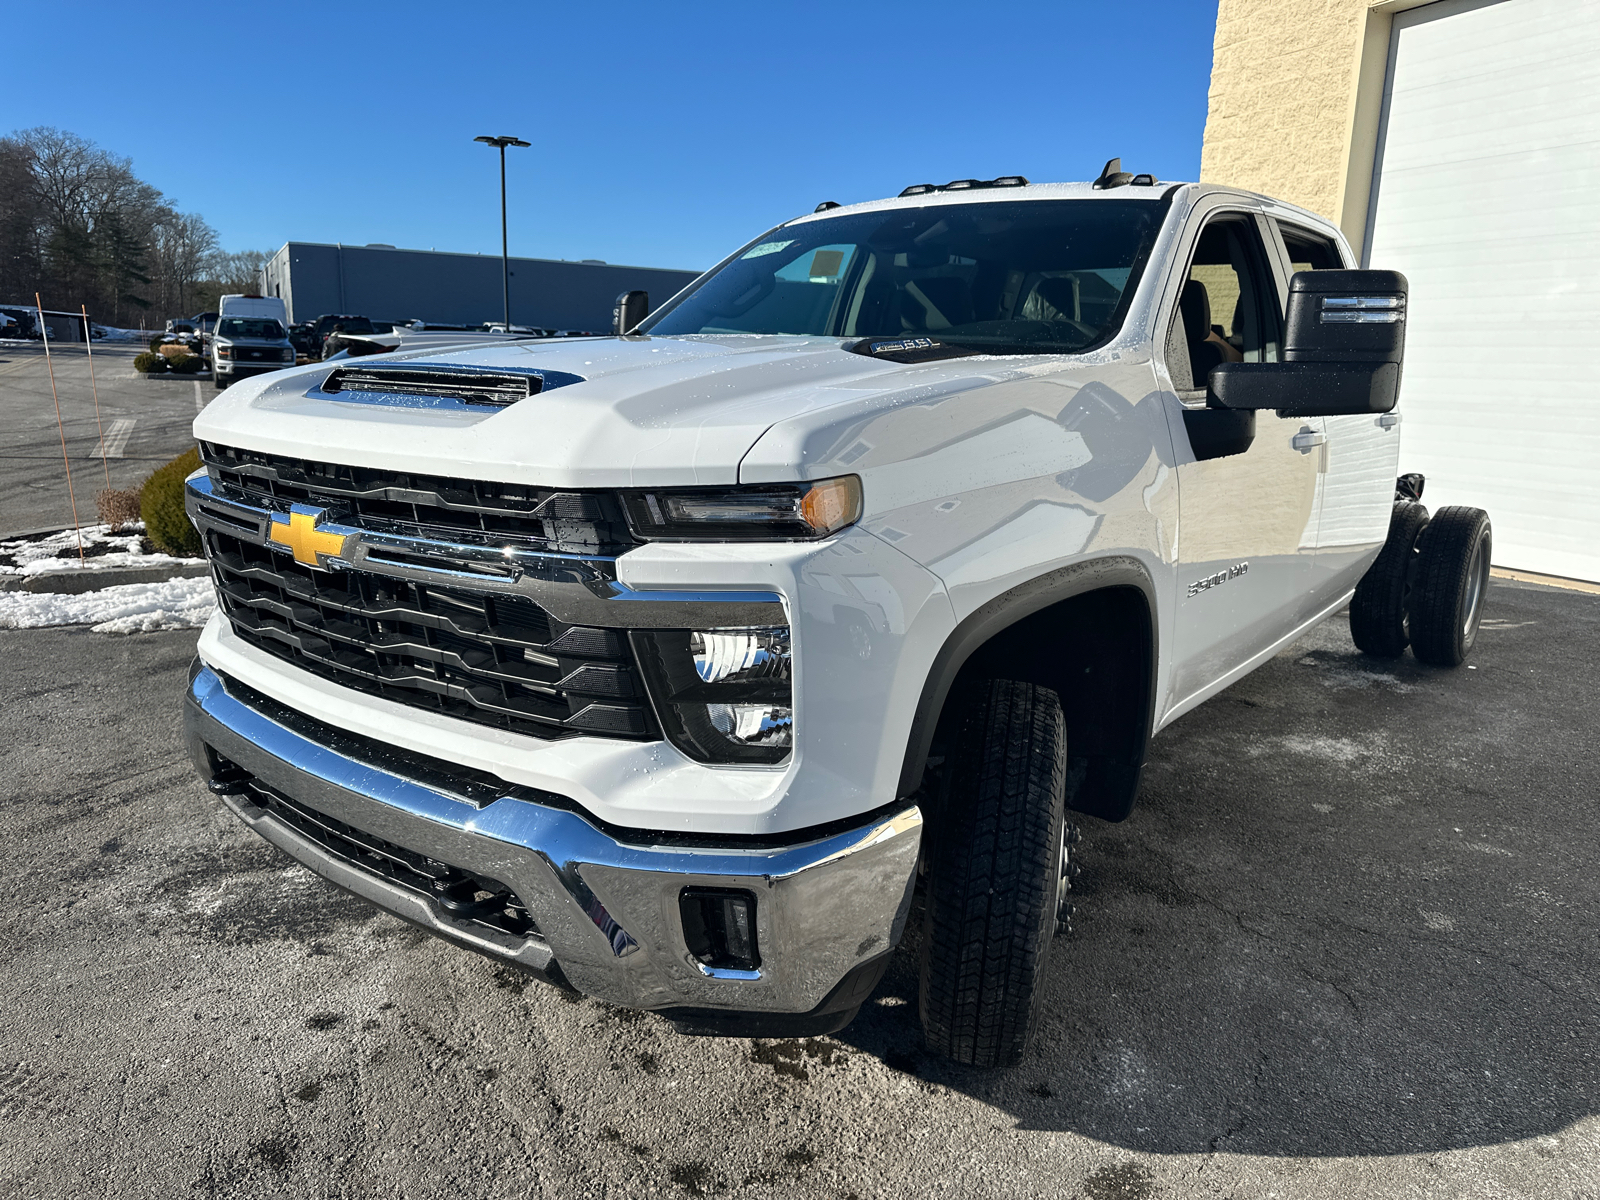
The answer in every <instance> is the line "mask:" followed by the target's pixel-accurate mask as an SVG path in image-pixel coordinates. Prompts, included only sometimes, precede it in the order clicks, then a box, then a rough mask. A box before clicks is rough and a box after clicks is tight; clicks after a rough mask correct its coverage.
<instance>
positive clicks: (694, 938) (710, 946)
mask: <svg viewBox="0 0 1600 1200" xmlns="http://www.w3.org/2000/svg"><path fill="white" fill-rule="evenodd" d="M678 911H679V913H680V914H681V915H682V917H683V940H684V944H685V945H687V946H688V947H689V953H690V954H692V955H694V957H695V960H696V961H697V962H700V963H702V964H704V965H705V966H707V967H710V968H712V969H713V970H732V971H754V970H755V969H756V968H757V967H759V966H760V965H761V955H760V952H759V951H758V950H757V948H756V898H755V897H754V896H753V895H751V894H750V893H749V892H739V891H729V890H725V889H722V888H684V889H683V891H682V892H681V893H679V896H678Z"/></svg>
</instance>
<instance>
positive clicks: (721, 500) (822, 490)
mask: <svg viewBox="0 0 1600 1200" xmlns="http://www.w3.org/2000/svg"><path fill="white" fill-rule="evenodd" d="M622 499H623V505H624V507H625V508H626V509H627V513H628V523H629V524H630V525H631V526H632V527H633V532H634V533H635V534H637V535H638V536H639V537H641V538H644V539H645V540H646V541H699V542H716V541H723V542H731V541H756V542H776V541H814V540H816V539H818V538H825V537H828V536H829V535H830V534H834V533H837V532H838V531H839V530H841V529H843V528H844V527H845V526H847V525H853V524H855V522H856V521H858V520H859V519H860V518H861V480H860V478H859V477H858V476H855V475H841V476H839V477H838V478H836V479H819V480H816V481H815V482H812V483H763V484H752V485H750V486H748V487H734V488H682V489H678V488H673V489H662V490H660V491H657V490H649V491H637V492H624V493H623V497H622Z"/></svg>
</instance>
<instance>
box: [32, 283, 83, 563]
mask: <svg viewBox="0 0 1600 1200" xmlns="http://www.w3.org/2000/svg"><path fill="white" fill-rule="evenodd" d="M33 303H34V306H35V307H36V308H37V309H38V310H39V336H40V337H42V338H44V361H45V365H46V366H47V367H48V368H49V369H50V399H52V400H54V401H55V402H56V429H57V430H58V431H59V432H60V434H61V465H62V466H63V467H65V468H66V469H67V499H68V500H70V501H71V502H72V532H73V533H75V534H77V535H78V565H79V566H80V567H81V566H83V526H82V525H80V524H78V498H77V496H75V495H73V494H72V463H71V461H70V460H69V459H68V458H67V427H66V426H65V425H63V424H62V423H61V397H60V396H58V395H57V394H56V364H55V360H54V359H53V358H51V357H50V327H49V326H48V325H46V324H45V323H44V301H43V300H41V299H40V298H39V293H38V292H35V293H34V294H33Z"/></svg>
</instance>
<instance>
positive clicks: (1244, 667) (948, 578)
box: [185, 164, 1490, 1065]
mask: <svg viewBox="0 0 1600 1200" xmlns="http://www.w3.org/2000/svg"><path fill="white" fill-rule="evenodd" d="M1350 264H1351V257H1350V251H1349V247H1348V246H1347V245H1346V243H1345V241H1344V239H1343V238H1342V237H1341V236H1340V234H1339V231H1338V230H1337V229H1336V228H1334V227H1333V226H1332V225H1329V224H1328V223H1327V222H1325V221H1323V220H1321V219H1320V218H1318V217H1316V216H1314V215H1312V214H1310V213H1308V212H1304V211H1302V210H1300V209H1297V208H1292V207H1290V206H1288V205H1285V204H1281V203H1278V202H1276V201H1273V200H1270V199H1267V198H1266V197H1263V196H1257V195H1252V194H1249V193H1245V192H1240V191H1235V190H1231V189H1227V188H1220V187H1213V186H1209V185H1203V184H1192V183H1190V184H1166V183H1157V182H1156V181H1155V180H1153V179H1151V178H1150V177H1149V176H1147V175H1138V176H1135V175H1130V174H1127V173H1124V172H1121V171H1120V168H1119V167H1117V165H1116V164H1111V165H1108V170H1107V171H1106V173H1104V174H1103V175H1102V177H1101V178H1100V179H1098V180H1096V181H1095V182H1094V183H1093V184H1045V185H1030V184H1028V183H1027V181H1026V180H1023V179H1021V178H1017V177H1011V178H1003V179H997V180H992V181H976V180H960V181H956V182H953V183H950V184H947V185H944V186H942V187H935V186H931V185H921V186H917V187H912V188H908V189H906V191H905V192H903V193H902V194H901V195H900V196H899V197H897V198H895V199H890V200H882V201H876V202H872V203H865V204H855V205H850V206H844V207H841V206H838V205H832V204H827V205H821V206H819V208H818V210H817V211H816V212H815V213H812V214H808V215H806V216H803V217H800V218H797V219H796V220H793V221H789V222H787V223H785V224H783V225H781V226H779V227H778V228H776V229H773V230H771V231H769V232H767V233H764V234H762V235H761V236H760V237H758V238H756V239H755V240H754V241H753V242H751V243H749V244H748V245H746V246H744V247H743V248H741V249H740V250H738V251H736V252H735V253H734V254H732V255H731V256H729V257H728V258H727V259H725V260H724V261H723V262H721V263H720V264H718V265H717V266H716V267H715V268H714V269H712V270H711V271H708V272H707V273H706V274H705V275H703V276H701V277H700V278H699V279H698V280H696V281H695V283H694V284H693V285H691V286H690V287H689V288H687V289H686V290H685V291H683V292H681V293H680V294H678V295H677V296H675V297H673V298H672V300H671V301H669V302H668V303H667V304H666V305H664V306H663V307H661V309H660V310H659V311H658V312H656V313H654V314H653V315H651V316H649V317H648V318H647V319H644V320H643V321H642V323H640V322H639V318H640V317H641V316H642V315H643V308H644V305H643V304H642V303H640V301H641V300H642V297H641V296H640V295H638V294H630V295H629V296H626V297H624V298H622V301H621V302H620V303H619V306H618V308H619V325H620V326H621V327H620V328H619V330H618V332H617V335H616V336H613V337H606V338H588V339H561V340H546V341H527V342H522V343H518V344H511V345H505V344H501V345H495V346H480V347H475V348H470V349H465V350H457V351H453V352H450V351H444V352H441V351H437V350H433V351H429V350H425V351H421V352H418V353H412V354H406V353H404V352H402V353H398V354H391V355H380V356H376V357H372V358H363V359H361V360H359V361H357V362H352V363H345V364H340V365H338V366H337V367H330V366H329V365H319V366H315V367H311V368H307V369H301V370H292V371H283V372H279V373H277V374H274V375H272V376H270V377H267V378H261V379H256V380H252V381H250V382H249V383H247V384H244V385H242V386H239V387H236V388H235V389H234V390H233V391H232V392H230V394H229V395H228V396H226V397H222V398H220V399H219V400H218V401H217V402H215V403H213V404H212V405H210V406H209V407H208V408H207V409H206V411H205V412H204V413H203V414H202V415H201V416H200V417H199V418H198V420H197V421H196V422H195V434H196V437H197V438H198V439H199V441H200V444H201V452H202V456H203V459H204V462H205V464H206V465H205V468H204V470H203V471H201V472H198V473H196V474H195V475H194V476H193V477H192V478H191V479H190V480H189V482H188V504H189V511H190V513H191V515H192V517H193V520H194V522H195V524H196V525H197V526H198V528H199V529H200V530H201V532H202V534H203V535H204V540H205V547H206V553H207V555H208V556H209V558H210V561H211V566H212V570H213V575H214V579H215V581H216V587H217V594H218V598H219V602H220V603H219V607H218V612H217V615H216V616H215V618H214V619H213V620H212V621H211V622H210V624H209V625H207V627H206V629H205V631H204V633H203V634H202V636H201V639H200V644H199V657H198V659H197V660H196V663H195V666H194V670H193V674H192V678H191V680H190V683H189V687H188V694H187V699H186V705H185V712H186V731H187V737H188V739H189V745H190V748H191V752H192V754H193V757H194V762H195V765H196V767H197V769H198V770H199V772H200V774H201V775H202V777H203V778H204V779H206V780H207V781H208V782H209V785H210V787H211V789H212V791H213V792H216V793H218V794H219V795H221V796H222V797H224V799H225V801H226V803H227V804H228V806H229V807H230V808H231V809H232V810H233V811H234V812H235V813H237V814H238V815H239V816H240V817H241V818H242V819H243V820H244V821H245V822H246V823H247V824H248V825H249V826H250V827H251V828H253V829H254V830H256V831H257V832H258V833H259V834H261V835H262V836H263V837H265V838H266V839H268V840H269V841H271V842H272V843H274V844H275V845H277V846H279V847H281V848H282V849H284V850H285V851H287V852H288V853H289V854H290V855H292V856H293V857H294V858H295V859H298V860H299V861H300V862H302V863H304V864H305V865H306V866H308V867H310V868H311V869H312V870H314V871H316V872H317V873H319V874H320V875H322V876H323V877H325V878H326V879H328V880H330V881H331V882H333V883H335V884H338V885H339V886H341V887H343V888H345V889H347V890H349V891H351V892H354V893H355V894H357V895H358V896H361V897H364V898H366V899H367V900H369V901H371V902H372V903H374V904H376V905H378V906H379V907H381V908H383V909H386V910H388V911H389V912H391V913H394V914H396V915H398V916H400V917H402V918H404V919H405V920H407V921H410V922H412V923H414V924H416V925H419V926H421V927H422V928H424V929H427V930H431V931H432V932H434V933H436V934H438V935H439V936H441V937H443V938H446V939H448V940H450V941H452V942H455V943H457V944H458V945H461V946H465V947H469V948H471V949H474V950H477V951H479V952H481V953H484V954H486V955H489V956H490V957H492V958H494V959H497V960H499V961H500V962H502V963H506V964H510V965H513V966H516V967H520V968H522V969H524V970H527V971H530V972H533V973H535V974H537V975H541V976H543V977H544V978H546V979H548V980H551V981H553V982H556V983H559V984H561V985H563V986H567V987H571V988H575V989H577V990H578V991H580V992H583V993H586V994H588V995H591V996H595V997H599V998H600V999H602V1000H605V1001H607V1002H609V1003H612V1004H616V1005H621V1006H629V1007H634V1008H641V1009H650V1010H655V1011H657V1012H660V1013H662V1014H664V1015H666V1016H668V1017H670V1018H671V1019H673V1020H674V1021H675V1022H676V1023H677V1024H678V1026H679V1027H680V1028H681V1029H683V1030H685V1031H688V1032H699V1033H723V1034H753V1035H771V1034H782V1033H788V1034H800V1033H821V1032H829V1031H834V1030H837V1029H839V1028H842V1027H843V1025H844V1024H846V1023H847V1022H848V1021H849V1020H850V1018H851V1017H852V1016H853V1015H854V1013H855V1012H856V1010H857V1008H858V1007H859V1006H860V1004H861V1003H862V1001H863V1000H864V999H865V998H866V997H867V995H868V994H869V993H870V992H871V991H872V989H873V987H874V986H875V984H876V983H877V981H878V980H879V978H880V977H881V975H882V973H883V971H884V968H885V965H886V963H887V961H888V957H889V955H890V954H891V952H892V951H893V950H894V948H895V946H896V944H897V943H898V942H899V941H900V939H901V935H902V932H903V931H904V929H905V926H906V923H907V920H908V919H909V916H910V914H911V913H912V911H913V893H914V890H915V889H916V886H917V884H918V881H919V878H921V879H922V881H923V896H922V902H921V904H920V906H919V907H918V910H917V911H919V912H920V914H921V917H920V919H921V920H922V921H923V923H924V931H923V957H922V966H921V971H922V981H921V989H922V990H921V1012H922V1020H923V1025H924V1028H925V1031H926V1037H927V1041H928V1044H929V1046H930V1047H932V1048H933V1049H935V1050H937V1051H940V1052H942V1053H944V1054H947V1055H950V1056H952V1057H954V1058H956V1059H958V1060H960V1061H963V1062H967V1063H974V1064H981V1065H993V1064H1002V1063H1011V1062H1015V1061H1016V1060H1017V1059H1018V1058H1019V1056H1020V1055H1021V1054H1022V1052H1023V1050H1024V1048H1025V1046H1026V1044H1027V1041H1028V1037H1029V1033H1030V1030H1031V1029H1032V1028H1033V1026H1034V1024H1035V1023H1036V1021H1037V1019H1038V1012H1039V1003H1040V1000H1039V997H1040V994H1041V986H1040V980H1041V976H1042V974H1043V973H1044V971H1045V969H1046V964H1047V961H1048V959H1049V957H1050V955H1051V953H1052V943H1053V941H1054V934H1055V933H1056V932H1057V931H1058V927H1059V926H1060V925H1061V924H1063V923H1064V922H1065V920H1066V917H1067V915H1068V914H1069V913H1070V907H1069V906H1068V904H1067V896H1068V886H1069V880H1070V877H1071V876H1072V875H1073V874H1074V873H1075V869H1076V868H1075V865H1074V864H1073V862H1072V844H1073V843H1074V842H1075V841H1076V837H1077V835H1076V830H1075V827H1074V826H1073V824H1072V823H1071V820H1070V817H1069V813H1073V812H1077V813H1087V814H1091V815H1093V816H1094V817H1096V818H1101V819H1105V820H1111V821H1116V820H1121V819H1122V818H1124V817H1126V816H1127V815H1128V813H1129V811H1130V809H1131V807H1132V805H1133V803H1134V799H1135V796H1136V794H1137V792H1138V787H1139V775H1140V769H1141V765H1142V763H1143V762H1144V759H1145V754H1146V746H1147V743H1148V741H1149V739H1150V737H1151V735H1152V734H1154V733H1157V732H1159V731H1160V730H1161V728H1162V727H1163V726H1165V725H1167V724H1169V723H1171V722H1172V721H1173V720H1175V719H1176V718H1178V717H1179V716H1181V715H1182V714H1184V713H1186V712H1188V711H1189V710H1190V709H1192V708H1194V707H1195V706H1196V705H1197V704H1199V703H1201V702H1202V701H1204V700H1205V699H1206V698H1207V697H1209V696H1212V695H1214V694H1216V693H1217V692H1219V691H1221V690H1222V689H1223V688H1226V687H1227V686H1228V685H1229V684H1230V683H1232V682H1234V681H1235V680H1237V679H1239V678H1240V677H1241V676H1243V675H1244V674H1245V673H1246V672H1248V671H1250V670H1252V669H1253V668H1255V667H1257V666H1259V665H1260V664H1261V663H1263V662H1265V661H1266V660H1267V659H1268V658H1269V657H1271V656H1272V655H1273V654H1274V653H1275V652H1276V651H1278V650H1279V649H1280V648H1282V647H1283V646H1285V645H1286V644H1288V643H1289V642H1290V641H1292V640H1293V639H1295V638H1297V637H1299V636H1300V635H1301V634H1303V633H1305V632H1306V631H1307V630H1308V629H1310V628H1311V627H1312V626H1313V625H1315V624H1316V623H1317V622H1319V621H1322V620H1325V619H1327V618H1328V617H1330V616H1332V615H1334V614H1336V613H1339V612H1340V611H1341V610H1342V609H1343V608H1344V607H1345V606H1346V605H1347V604H1349V605H1350V606H1351V627H1352V632H1353V633H1354V635H1355V638H1356V641H1357V644H1358V645H1360V646H1362V647H1363V648H1364V649H1367V650H1369V651H1371V652H1373V653H1377V654H1387V655H1394V654H1398V653H1401V652H1402V651H1403V650H1404V649H1405V647H1406V645H1407V643H1408V642H1409V643H1410V644H1411V645H1412V646H1413V647H1414V650H1415V653H1416V654H1417V656H1418V657H1419V658H1422V659H1424V660H1425V661H1427V662H1430V663H1436V664H1440V665H1445V666H1449V665H1453V664H1455V663H1459V662H1460V661H1461V659H1462V657H1463V656H1464V655H1465V654H1466V653H1467V652H1468V651H1469V650H1470V648H1471V646H1472V642H1473V639H1474V637H1475V634H1476V631H1477V623H1478V619H1479V615H1480V612H1481V608H1482V604H1483V597H1484V594H1485V592H1486V590H1487V578H1488V569H1489V538H1490V534H1489V525H1488V521H1487V518H1486V517H1485V516H1484V515H1483V514H1482V513H1481V512H1478V511H1476V510H1470V509H1446V510H1444V511H1442V512H1441V513H1439V514H1438V515H1437V516H1435V517H1434V518H1433V520H1432V521H1431V522H1430V521H1428V520H1427V516H1426V511H1425V510H1424V509H1423V508H1422V506H1421V505H1420V503H1417V502H1416V501H1417V499H1418V498H1419V497H1420V480H1419V479H1416V478H1414V477H1408V478H1407V479H1405V480H1403V481H1401V490H1402V493H1403V494H1402V495H1401V496H1400V497H1398V498H1397V493H1396V487H1397V485H1396V471H1397V461H1398V455H1399V444H1400V431H1399V426H1398V422H1399V415H1398V414H1397V413H1394V412H1392V411H1391V410H1392V409H1393V407H1394V403H1395V398H1396V394H1397V389H1398V386H1399V376H1400V365H1401V350H1402V342H1403V335H1404V330H1405V318H1406V284H1405V280H1404V279H1403V278H1402V277H1401V276H1399V275H1398V274H1396V273H1394V272H1388V271H1359V270H1352V269H1350ZM1352 597H1353V598H1352ZM1055 952H1056V953H1061V952H1062V951H1055Z"/></svg>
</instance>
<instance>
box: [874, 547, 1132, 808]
mask: <svg viewBox="0 0 1600 1200" xmlns="http://www.w3.org/2000/svg"><path fill="white" fill-rule="evenodd" d="M1108 588H1134V589H1136V590H1137V591H1139V592H1140V593H1141V594H1142V595H1143V596H1144V600H1145V607H1146V611H1147V613H1148V616H1149V621H1150V662H1149V671H1148V674H1149V677H1150V678H1149V684H1148V688H1147V694H1146V699H1145V709H1144V719H1143V720H1142V722H1141V728H1140V732H1139V743H1138V745H1139V752H1138V759H1139V761H1140V762H1141V763H1142V762H1143V760H1144V748H1145V746H1146V745H1147V744H1148V742H1149V740H1150V728H1151V724H1152V721H1153V717H1154V713H1155V704H1156V674H1157V672H1156V664H1157V663H1159V662H1160V661H1161V659H1160V648H1161V646H1160V624H1159V616H1158V614H1159V612H1160V610H1159V608H1158V607H1157V603H1156V587H1155V581H1154V580H1153V579H1152V578H1151V575H1150V571H1149V569H1148V568H1147V567H1146V566H1145V564H1144V563H1143V562H1141V561H1140V560H1139V559H1137V558H1134V557H1133V556H1131V555H1116V556H1112V557H1108V558H1097V559H1091V560H1089V561H1088V562H1079V563H1071V564H1069V565H1067V566H1065V567H1059V568H1057V569H1056V570H1054V571H1050V572H1048V573H1046V574H1044V575H1040V576H1038V577H1036V578H1034V579H1030V580H1028V581H1027V582H1026V583H1022V584H1019V585H1018V586H1016V587H1014V588H1012V589H1011V590H1009V591H1006V592H1002V593H1001V594H1000V595H998V596H995V597H994V598H993V599H991V600H988V601H986V602H985V603H984V604H982V605H980V606H979V607H978V608H977V609H975V610H974V611H973V612H972V613H971V614H970V615H969V616H968V617H967V618H966V619H965V620H963V621H962V622H961V623H960V624H959V625H957V626H956V627H955V629H954V630H953V631H951V633H950V636H949V637H947V638H946V639H945V642H944V645H943V646H941V647H940V648H939V652H938V654H936V655H935V656H934V659H933V665H932V666H931V667H930V668H929V670H928V677H927V679H926V680H924V681H923V684H922V695H921V696H920V697H919V698H918V700H917V709H916V712H915V714H914V715H913V716H912V719H911V734H910V736H909V738H908V739H907V741H906V755H905V760H904V762H903V764H902V765H901V768H900V786H899V791H898V793H897V795H899V796H909V795H911V794H912V793H913V792H915V791H916V790H917V788H918V787H920V786H921V784H922V774H923V764H924V763H925V762H926V761H927V758H928V750H929V747H930V746H931V745H932V743H933V735H934V730H935V728H936V727H937V725H938V723H939V716H940V714H941V712H943V710H944V705H945V701H946V699H948V698H949V695H950V689H951V687H952V686H953V685H954V684H955V681H956V677H957V676H958V675H959V674H960V673H961V669H962V667H964V666H965V665H966V663H967V660H968V659H969V658H971V657H972V655H973V653H974V652H975V651H976V650H978V648H979V647H981V646H982V645H984V643H986V642H988V641H989V640H990V639H991V638H993V637H995V636H996V635H997V634H1000V633H1003V632H1004V631H1005V630H1006V629H1008V628H1010V627H1011V626H1012V625H1015V624H1016V623H1017V622H1018V621H1021V620H1024V619H1025V618H1027V617H1030V616H1032V615H1033V614H1034V613H1037V612H1041V611H1043V610H1044V609H1046V608H1049V607H1050V606H1051V605H1053V604H1059V603H1060V602H1061V601H1063V600H1070V599H1072V598H1073V597H1074V596H1081V595H1084V594H1086V593H1089V592H1097V591H1103V590H1105V589H1108ZM1129 801H1130V803H1131V796H1130V797H1129ZM1122 815H1124V816H1126V813H1125V812H1124V813H1123V814H1122ZM1113 819H1120V818H1113Z"/></svg>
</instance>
